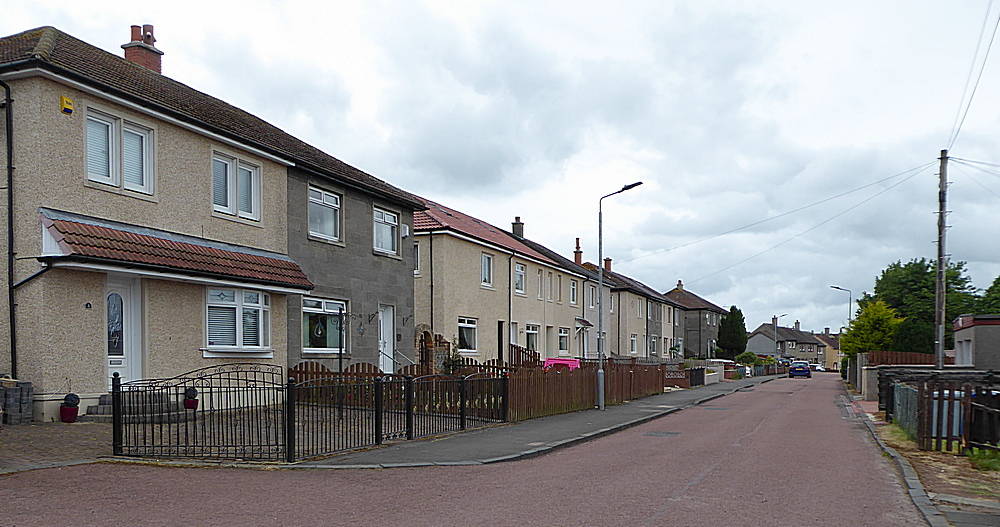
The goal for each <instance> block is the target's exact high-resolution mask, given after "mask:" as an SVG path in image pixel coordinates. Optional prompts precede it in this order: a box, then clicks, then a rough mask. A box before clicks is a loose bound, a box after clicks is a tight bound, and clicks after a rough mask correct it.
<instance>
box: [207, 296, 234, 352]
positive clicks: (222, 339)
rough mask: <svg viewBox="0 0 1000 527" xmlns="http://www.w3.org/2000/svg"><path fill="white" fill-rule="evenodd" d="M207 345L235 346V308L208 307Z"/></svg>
mask: <svg viewBox="0 0 1000 527" xmlns="http://www.w3.org/2000/svg"><path fill="white" fill-rule="evenodd" d="M208 345H209V346H235V345H236V307H235V306H233V307H222V306H208Z"/></svg>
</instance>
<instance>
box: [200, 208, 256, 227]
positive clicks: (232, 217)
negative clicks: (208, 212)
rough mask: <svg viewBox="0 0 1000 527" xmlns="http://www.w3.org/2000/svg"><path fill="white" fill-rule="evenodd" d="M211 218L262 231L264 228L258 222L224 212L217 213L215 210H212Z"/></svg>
mask: <svg viewBox="0 0 1000 527" xmlns="http://www.w3.org/2000/svg"><path fill="white" fill-rule="evenodd" d="M212 217H213V218H220V219H223V220H229V221H233V222H236V223H242V224H243V225H249V226H251V227H257V228H258V229H263V228H264V227H263V226H262V225H261V224H260V220H251V219H248V218H241V217H239V216H235V215H233V214H227V213H225V212H219V211H217V210H215V209H212Z"/></svg>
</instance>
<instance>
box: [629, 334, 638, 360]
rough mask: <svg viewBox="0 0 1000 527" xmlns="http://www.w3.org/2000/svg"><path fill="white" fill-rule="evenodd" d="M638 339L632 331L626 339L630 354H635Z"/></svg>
mask: <svg viewBox="0 0 1000 527" xmlns="http://www.w3.org/2000/svg"><path fill="white" fill-rule="evenodd" d="M638 340H639V335H636V334H635V333H633V334H632V336H630V337H629V339H628V352H629V353H630V354H632V355H635V354H636V351H637V350H636V346H637V342H638Z"/></svg>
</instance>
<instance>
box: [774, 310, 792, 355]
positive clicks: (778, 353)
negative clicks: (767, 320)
mask: <svg viewBox="0 0 1000 527" xmlns="http://www.w3.org/2000/svg"><path fill="white" fill-rule="evenodd" d="M787 316H788V313H785V314H783V315H774V316H773V317H771V320H772V321H773V322H774V353H775V354H776V355H777V356H778V357H781V348H779V347H778V319H779V318H781V317H787Z"/></svg>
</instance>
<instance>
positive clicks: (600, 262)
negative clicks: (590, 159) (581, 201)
mask: <svg viewBox="0 0 1000 527" xmlns="http://www.w3.org/2000/svg"><path fill="white" fill-rule="evenodd" d="M639 185H642V181H636V182H635V183H632V184H629V185H625V186H624V187H622V188H621V190H616V191H614V192H612V193H611V194H607V195H604V196H601V199H599V200H597V408H599V409H601V410H603V409H604V212H603V210H602V207H603V201H604V198H609V197H611V196H614V195H615V194H621V193H622V192H625V191H626V190H629V189H633V188H635V187H638V186H639Z"/></svg>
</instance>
